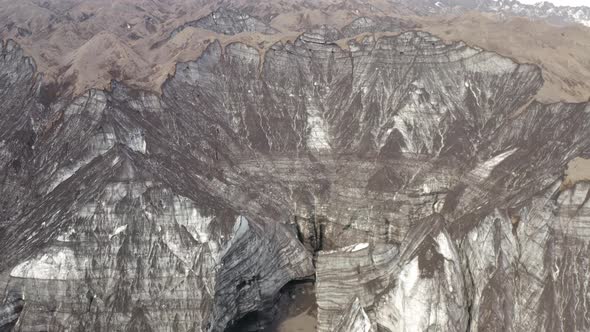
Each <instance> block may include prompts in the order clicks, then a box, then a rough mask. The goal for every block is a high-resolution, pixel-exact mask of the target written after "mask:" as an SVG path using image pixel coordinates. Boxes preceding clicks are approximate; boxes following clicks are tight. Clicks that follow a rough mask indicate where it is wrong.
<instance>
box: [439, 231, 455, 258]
mask: <svg viewBox="0 0 590 332" xmlns="http://www.w3.org/2000/svg"><path fill="white" fill-rule="evenodd" d="M435 240H436V243H437V244H438V251H439V253H440V254H441V255H443V256H444V257H445V258H446V259H449V260H453V258H454V256H455V255H454V254H453V250H452V249H451V245H450V244H451V243H450V242H449V241H451V240H450V239H449V238H448V237H447V236H446V235H445V234H444V233H443V232H441V233H439V234H438V236H437V237H436V239H435Z"/></svg>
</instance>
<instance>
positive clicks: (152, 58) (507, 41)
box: [0, 0, 590, 102]
mask: <svg viewBox="0 0 590 332" xmlns="http://www.w3.org/2000/svg"><path fill="white" fill-rule="evenodd" d="M218 8H236V9H240V10H243V11H244V12H246V13H249V14H250V15H251V16H252V17H253V18H256V19H258V20H260V21H261V22H264V23H266V24H268V26H269V27H272V28H273V29H275V30H276V31H275V33H271V34H262V33H260V32H257V31H243V32H239V33H235V34H224V33H219V32H215V31H212V30H210V29H206V28H203V27H198V26H194V25H193V26H191V24H190V22H194V21H196V20H198V19H200V18H203V17H206V16H207V15H209V14H210V13H211V12H212V11H214V10H216V9H218ZM364 16H382V17H391V18H396V19H399V20H403V21H404V22H406V23H409V22H411V23H413V24H414V25H413V26H415V27H420V29H422V30H425V31H429V32H432V33H435V34H436V35H438V36H439V37H442V38H443V39H445V40H448V41H454V40H463V41H465V42H467V43H468V44H471V45H473V46H480V47H482V48H485V49H487V50H492V51H496V52H498V53H500V54H502V55H505V56H509V57H512V58H514V59H517V60H518V61H521V62H529V63H535V64H538V65H540V66H541V67H542V68H543V70H544V71H543V75H544V78H545V85H544V86H543V89H541V91H540V92H539V99H541V100H544V101H559V100H564V101H572V102H580V101H586V100H588V98H589V97H590V83H589V82H588V80H587V77H590V69H589V68H590V39H589V38H586V36H587V34H588V33H589V32H590V28H588V27H585V26H582V25H579V24H572V25H568V26H559V27H558V26H555V25H551V24H550V23H548V22H546V21H539V20H538V21H532V20H529V19H526V18H516V17H508V18H507V17H505V16H504V15H500V14H485V13H480V12H470V13H467V14H461V15H442V16H441V15H434V16H417V15H415V13H412V12H411V11H409V10H408V9H407V8H406V7H402V6H397V5H396V4H395V3H391V2H388V1H385V0H382V1H373V2H371V3H370V4H369V3H365V2H356V1H350V2H349V1H327V0H322V1H317V2H316V1H311V2H307V1H293V2H291V1H289V2H285V1H276V2H275V1H269V2H268V3H267V4H259V3H257V2H254V1H247V0H236V1H222V2H214V1H200V2H199V1H188V0H182V1H174V0H167V1H147V0H123V1H107V0H93V1H89V0H70V1H57V0H55V1H43V2H41V1H32V0H23V1H9V0H1V1H0V25H2V30H1V37H2V38H3V39H8V38H11V39H14V40H16V41H17V42H18V43H19V44H20V45H21V46H22V47H23V48H24V50H25V52H26V53H27V54H28V55H30V56H32V57H33V58H34V59H35V61H36V63H37V66H38V68H39V70H40V71H41V72H43V73H44V74H45V76H46V77H45V79H46V81H57V82H58V83H59V85H60V86H62V87H63V86H66V87H67V86H69V89H67V91H69V92H70V93H73V94H75V95H78V94H81V93H83V92H84V91H85V90H87V89H89V88H99V89H104V88H108V87H109V84H110V81H111V80H112V79H115V80H118V81H122V82H124V83H126V84H128V85H130V86H133V87H137V88H142V89H147V90H150V91H155V92H158V93H159V92H160V88H161V85H162V83H163V82H164V80H165V79H166V78H167V77H168V76H169V75H171V74H173V72H174V68H175V64H176V63H178V62H184V61H189V60H193V59H195V58H197V57H198V55H199V54H200V53H201V52H202V51H203V49H204V48H205V46H206V45H208V44H209V43H210V42H211V41H213V40H219V41H221V42H222V44H224V45H227V44H228V43H231V42H234V41H241V42H244V43H246V44H249V45H252V46H255V47H257V48H259V49H261V50H264V49H265V48H268V47H269V46H270V45H272V44H274V43H276V42H279V41H286V40H293V39H294V38H296V36H297V35H299V34H300V33H302V32H304V31H306V30H308V29H312V28H314V27H319V26H320V25H330V26H333V27H335V28H339V29H341V28H343V27H345V26H346V25H348V24H350V23H351V22H353V21H354V20H355V19H357V18H359V17H364ZM187 23H189V24H187ZM411 26H412V25H411V24H407V25H406V27H411ZM183 27H184V28H183ZM400 32H401V31H400ZM386 34H395V32H387V33H386ZM346 40H347V39H343V40H340V41H338V44H339V45H341V46H342V47H346ZM62 91H66V90H62Z"/></svg>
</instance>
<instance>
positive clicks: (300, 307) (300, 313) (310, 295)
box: [274, 283, 317, 332]
mask: <svg viewBox="0 0 590 332" xmlns="http://www.w3.org/2000/svg"><path fill="white" fill-rule="evenodd" d="M290 293H291V294H289V295H290V297H291V300H292V302H291V303H290V305H289V307H288V308H287V310H286V313H285V314H286V315H285V317H282V318H281V319H279V321H278V322H277V324H276V325H275V327H274V331H276V332H314V331H316V324H317V318H316V317H317V306H316V301H315V292H314V285H313V283H305V284H299V285H295V286H294V287H293V289H292V290H291V292H290Z"/></svg>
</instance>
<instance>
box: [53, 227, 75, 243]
mask: <svg viewBox="0 0 590 332" xmlns="http://www.w3.org/2000/svg"><path fill="white" fill-rule="evenodd" d="M74 234H76V230H75V229H73V228H70V229H69V230H68V231H67V232H65V233H62V234H60V235H59V236H58V237H57V241H60V242H69V241H70V240H69V238H70V237H71V236H72V235H74Z"/></svg>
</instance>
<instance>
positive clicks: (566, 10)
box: [394, 0, 590, 26]
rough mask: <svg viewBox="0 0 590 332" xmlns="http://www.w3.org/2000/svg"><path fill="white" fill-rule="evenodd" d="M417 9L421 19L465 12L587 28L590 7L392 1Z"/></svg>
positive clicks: (502, 0)
mask: <svg viewBox="0 0 590 332" xmlns="http://www.w3.org/2000/svg"><path fill="white" fill-rule="evenodd" d="M394 1H398V2H403V3H405V4H407V5H408V6H410V7H412V6H415V7H416V8H419V9H418V11H419V13H420V14H422V15H428V14H439V13H457V12H461V11H467V10H475V11H484V12H499V13H504V14H506V15H518V16H525V17H528V18H531V19H543V20H548V21H550V22H552V23H555V24H571V23H579V24H583V25H585V26H590V7H587V6H579V7H570V6H556V5H554V4H552V3H551V2H548V1H543V2H539V3H536V4H533V5H529V4H523V3H521V2H519V1H517V0H471V1H469V0H468V1H465V0H417V1H413V0H412V1H408V0H394Z"/></svg>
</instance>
